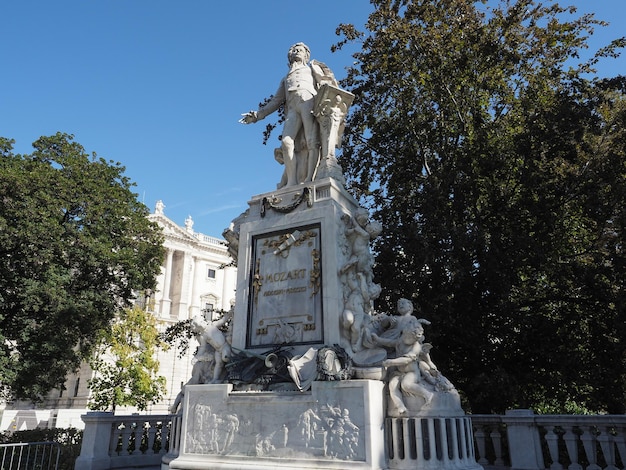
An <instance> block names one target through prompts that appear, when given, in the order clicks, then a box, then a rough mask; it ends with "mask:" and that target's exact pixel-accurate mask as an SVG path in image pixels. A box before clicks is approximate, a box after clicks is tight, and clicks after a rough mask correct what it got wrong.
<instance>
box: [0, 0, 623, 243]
mask: <svg viewBox="0 0 626 470" xmlns="http://www.w3.org/2000/svg"><path fill="white" fill-rule="evenodd" d="M560 3H561V4H562V5H566V4H572V5H576V6H577V7H578V8H579V13H587V12H593V13H596V17H597V18H598V19H602V20H606V21H608V22H610V25H609V27H607V28H601V29H598V30H597V31H596V34H595V35H594V36H593V41H592V42H591V44H592V46H593V47H594V48H598V47H601V46H603V45H606V44H607V43H608V42H609V41H610V40H611V39H614V38H617V37H620V36H626V23H624V18H626V0H562V1H561V2H560ZM371 9H372V7H371V5H370V4H369V2H368V1H366V0H334V1H330V0H317V1H312V2H307V3H305V2H295V1H279V0H263V1H261V0H239V1H223V0H216V1H213V0H178V1H174V0H167V1H166V0H36V1H35V0H7V1H5V2H3V3H2V5H0V18H2V26H1V27H0V51H1V53H2V64H3V67H2V69H3V70H2V73H1V74H0V135H1V136H3V137H9V138H12V139H15V140H16V143H15V152H17V153H29V152H30V151H31V149H32V147H31V143H32V142H33V141H35V140H36V139H37V138H38V137H39V136H41V135H51V134H54V133H56V132H57V131H61V132H66V133H69V134H74V136H75V140H76V141H77V142H79V143H81V144H82V145H83V146H84V147H85V149H86V150H87V151H88V152H96V153H97V154H98V156H101V157H103V158H105V159H107V160H114V161H119V162H121V163H122V164H123V165H124V166H125V167H126V175H127V176H128V177H130V179H131V180H132V181H134V182H135V183H136V184H137V186H136V187H135V188H134V190H135V191H136V192H137V193H138V195H139V199H140V200H142V201H143V202H145V204H146V205H147V206H148V207H149V208H150V209H151V210H153V209H154V204H155V202H156V201H157V200H158V199H161V200H163V202H164V203H165V206H166V207H165V214H166V215H167V216H168V217H170V218H171V219H172V220H174V221H175V222H176V223H178V224H180V225H183V223H184V220H185V218H186V217H187V216H188V215H191V216H192V218H193V220H194V222H195V224H194V230H196V231H198V232H202V233H205V234H207V235H212V236H221V233H222V230H223V229H224V228H225V227H227V226H228V224H229V223H230V221H231V220H232V219H233V218H234V217H236V216H237V215H239V214H240V213H241V212H243V211H244V210H245V209H246V208H247V201H248V200H249V199H250V197H251V196H252V195H255V194H260V193H264V192H269V191H272V190H273V189H274V188H275V187H276V183H277V182H278V180H279V179H280V176H281V173H282V168H281V167H280V166H279V165H278V164H277V163H276V162H275V161H274V158H273V148H274V146H275V145H276V140H275V139H276V136H277V135H278V134H279V133H278V132H275V133H274V134H273V135H272V139H271V142H269V143H268V145H267V146H263V145H262V131H263V129H264V127H265V122H271V121H270V119H269V118H268V119H267V120H266V121H262V122H259V123H257V124H256V125H249V126H244V125H242V124H239V123H238V122H237V121H238V119H239V118H240V114H241V113H243V112H246V111H248V110H251V109H256V108H257V105H258V103H259V102H260V101H261V100H262V99H263V98H265V97H267V96H269V95H270V94H272V93H274V92H275V91H276V88H277V86H278V83H279V81H280V79H281V78H282V76H283V75H284V74H285V72H286V67H287V66H286V64H287V58H286V54H287V49H288V48H289V46H290V45H291V44H293V43H295V42H300V41H302V42H305V43H306V44H307V45H308V46H309V47H310V48H311V52H312V58H315V59H317V60H320V61H322V62H325V63H326V64H328V65H329V66H330V68H331V69H332V70H333V71H334V73H335V75H336V76H337V78H339V79H341V78H343V77H344V76H345V68H346V67H347V66H349V65H350V63H351V61H352V58H351V54H350V53H351V51H350V50H346V51H340V52H338V53H334V54H333V53H331V52H330V47H331V45H332V44H334V43H335V42H336V41H337V39H338V38H337V36H335V33H334V32H335V29H336V27H337V25H338V24H339V23H353V24H354V25H355V26H357V27H362V26H363V24H364V23H365V21H366V19H367V16H368V15H369V13H370V12H371ZM361 29H362V28H361ZM625 65H626V61H625V59H624V58H623V57H620V58H619V59H617V60H613V61H610V62H609V61H605V62H602V63H601V64H600V67H599V74H600V75H605V76H612V75H618V74H624V73H626V70H625V69H626V67H625ZM272 122H273V121H272Z"/></svg>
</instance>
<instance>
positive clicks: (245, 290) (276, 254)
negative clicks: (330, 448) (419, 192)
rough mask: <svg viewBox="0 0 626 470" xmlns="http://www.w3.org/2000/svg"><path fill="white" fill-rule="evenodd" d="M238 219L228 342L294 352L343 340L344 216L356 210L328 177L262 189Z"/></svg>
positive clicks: (342, 190)
mask: <svg viewBox="0 0 626 470" xmlns="http://www.w3.org/2000/svg"><path fill="white" fill-rule="evenodd" d="M249 206H250V208H249V210H248V212H247V213H246V214H244V215H242V217H240V219H239V223H240V225H239V253H238V282H237V300H236V304H235V315H234V321H233V329H232V331H233V336H232V345H233V347H234V348H237V349H247V350H253V351H260V352H262V350H264V349H265V350H268V349H271V348H273V347H276V346H279V345H281V344H288V345H289V346H290V348H292V351H293V354H294V355H300V354H304V352H306V350H307V349H308V348H309V347H321V346H323V345H334V344H339V343H340V328H339V317H340V314H341V312H342V310H343V306H344V304H343V291H342V286H341V283H340V279H339V278H340V276H339V269H340V267H341V265H342V263H344V262H345V260H346V253H347V249H348V248H347V247H346V246H345V243H346V242H345V236H344V235H343V233H344V228H345V223H344V222H343V221H342V219H341V218H342V216H344V215H345V214H350V213H352V212H353V211H354V210H355V209H356V208H357V203H356V201H355V200H354V198H353V197H352V196H351V195H350V194H349V193H348V192H346V191H345V189H344V188H343V187H342V186H341V185H340V184H338V183H337V182H336V181H335V180H334V179H332V178H326V179H322V180H319V181H315V182H313V183H310V184H306V185H298V186H290V187H287V188H284V189H281V190H277V191H275V192H272V193H266V194H261V195H258V196H255V197H253V198H252V200H251V201H250V202H249Z"/></svg>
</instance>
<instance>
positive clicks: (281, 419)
mask: <svg viewBox="0 0 626 470" xmlns="http://www.w3.org/2000/svg"><path fill="white" fill-rule="evenodd" d="M340 401H341V402H344V401H345V400H337V401H336V402H332V403H318V402H311V401H309V402H305V401H300V402H285V401H282V402H280V403H279V402H272V401H263V402H261V401H256V402H255V401H254V400H246V401H245V402H244V403H238V404H236V405H235V404H234V403H230V404H228V403H225V402H223V401H222V400H221V399H215V397H213V399H212V397H211V394H210V393H209V394H206V393H204V394H194V395H192V396H191V397H190V402H189V405H190V410H189V415H188V418H189V423H190V425H188V426H187V429H186V443H185V449H184V452H185V453H186V454H201V455H230V456H237V455H240V456H241V455H243V456H252V457H264V458H289V459H299V458H302V459H310V458H316V459H336V460H349V461H364V460H365V438H364V432H363V430H364V429H365V418H364V415H363V412H362V409H363V406H364V404H363V403H357V402H359V401H361V402H362V399H361V398H360V397H356V399H355V400H354V403H352V402H351V403H350V404H349V405H348V407H346V406H343V407H342V406H341V405H340V404H339V402H340ZM259 417H262V419H259Z"/></svg>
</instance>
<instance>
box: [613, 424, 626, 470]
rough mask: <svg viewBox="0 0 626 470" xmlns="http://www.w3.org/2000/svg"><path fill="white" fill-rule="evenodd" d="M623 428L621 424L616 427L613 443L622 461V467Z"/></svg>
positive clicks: (624, 463) (625, 449) (624, 452)
mask: <svg viewBox="0 0 626 470" xmlns="http://www.w3.org/2000/svg"><path fill="white" fill-rule="evenodd" d="M624 429H625V428H624V427H623V426H619V427H616V428H615V432H616V435H615V437H614V440H615V445H616V446H617V450H618V452H619V458H620V460H621V461H622V468H624V466H626V439H625V438H624Z"/></svg>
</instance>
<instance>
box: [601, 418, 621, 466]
mask: <svg viewBox="0 0 626 470" xmlns="http://www.w3.org/2000/svg"><path fill="white" fill-rule="evenodd" d="M598 442H599V443H600V449H601V450H602V456H603V457H604V461H605V462H606V467H605V468H604V470H617V467H616V466H615V444H614V443H613V436H612V435H611V427H610V426H603V427H602V428H601V429H600V435H599V436H598Z"/></svg>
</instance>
